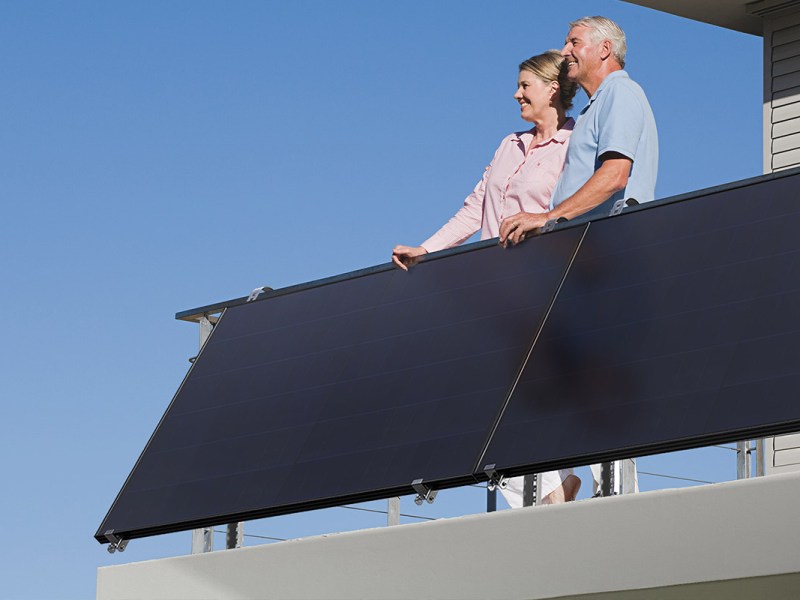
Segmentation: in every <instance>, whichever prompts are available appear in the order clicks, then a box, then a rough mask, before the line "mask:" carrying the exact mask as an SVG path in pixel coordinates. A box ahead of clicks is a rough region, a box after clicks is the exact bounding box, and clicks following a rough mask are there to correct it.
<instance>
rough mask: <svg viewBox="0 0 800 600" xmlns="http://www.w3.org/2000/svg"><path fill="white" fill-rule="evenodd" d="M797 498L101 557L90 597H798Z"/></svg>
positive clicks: (748, 491) (638, 498) (688, 493)
mask: <svg viewBox="0 0 800 600" xmlns="http://www.w3.org/2000/svg"><path fill="white" fill-rule="evenodd" d="M798 498H800V474H797V473H791V474H785V475H774V476H770V477H762V478H758V479H750V480H743V481H732V482H727V483H721V484H715V485H707V486H703V487H695V488H688V489H680V490H665V491H659V492H649V493H644V494H638V495H632V496H620V497H614V498H602V499H595V500H585V501H582V502H575V503H572V504H568V505H561V506H544V507H535V508H525V509H519V510H507V511H501V512H497V513H492V514H481V515H471V516H467V517H460V518H454V519H443V520H439V521H434V522H429V523H419V524H412V525H402V526H398V527H392V528H381V529H371V530H365V531H357V532H349V533H340V534H332V535H327V536H320V537H313V538H306V539H300V540H294V541H287V542H281V543H276V544H270V545H264V546H257V547H252V548H242V549H240V550H229V551H220V552H214V553H210V554H203V555H193V556H180V557H175V558H168V559H162V560H156V561H148V562H142V563H133V564H129V565H120V566H113V567H103V568H100V569H98V579H97V598H98V600H123V599H124V600H127V599H133V598H137V599H141V600H144V599H148V600H152V599H159V600H168V599H169V600H211V599H214V600H234V599H236V600H239V599H244V598H281V599H287V600H290V599H303V600H308V599H310V598H318V599H340V598H341V599H344V598H347V599H354V598H364V599H367V598H368V599H373V600H381V599H394V598H459V599H470V598H475V599H491V598H497V599H500V598H503V599H526V600H527V599H530V600H533V599H540V598H572V599H575V600H577V599H579V598H580V599H587V600H588V598H592V599H593V600H605V599H606V598H612V597H613V598H620V599H623V600H636V599H639V598H642V599H645V598H647V599H664V600H672V599H677V598H681V599H685V598H695V597H696V598H704V599H708V598H716V597H724V598H726V599H728V600H730V599H734V600H736V599H739V598H741V599H745V598H747V599H748V600H749V599H750V598H757V597H769V598H770V599H771V600H775V599H780V598H798V597H800V527H798V519H797V506H798ZM612 594H613V595H612Z"/></svg>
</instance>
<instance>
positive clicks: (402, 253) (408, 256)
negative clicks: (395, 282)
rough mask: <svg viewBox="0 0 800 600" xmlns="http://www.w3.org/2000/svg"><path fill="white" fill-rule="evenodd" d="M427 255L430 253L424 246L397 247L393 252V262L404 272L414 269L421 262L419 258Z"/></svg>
mask: <svg viewBox="0 0 800 600" xmlns="http://www.w3.org/2000/svg"><path fill="white" fill-rule="evenodd" d="M427 253H428V251H427V250H425V248H423V247H422V246H417V247H416V248H412V247H411V246H400V245H397V246H395V247H394V249H393V250H392V262H393V263H394V264H395V265H397V267H398V268H400V269H403V271H408V267H413V266H414V265H415V264H417V263H418V262H419V257H420V256H422V255H424V254H427Z"/></svg>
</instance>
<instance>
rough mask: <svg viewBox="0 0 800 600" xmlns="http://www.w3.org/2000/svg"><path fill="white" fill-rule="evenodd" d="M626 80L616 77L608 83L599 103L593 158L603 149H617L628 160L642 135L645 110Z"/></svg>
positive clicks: (613, 150)
mask: <svg viewBox="0 0 800 600" xmlns="http://www.w3.org/2000/svg"><path fill="white" fill-rule="evenodd" d="M626 83H627V82H625V81H619V82H616V85H612V86H609V89H608V90H607V94H606V97H605V98H604V99H603V107H602V109H601V110H599V111H598V116H597V119H598V122H599V123H602V126H601V127H599V134H598V140H597V141H598V144H597V158H598V159H599V158H600V157H601V156H602V155H603V154H605V153H606V152H618V153H620V154H622V155H623V156H627V157H628V158H630V159H631V160H632V161H635V160H636V148H637V147H638V145H639V139H640V138H641V137H642V132H643V131H644V124H645V114H644V108H643V107H642V103H641V101H640V100H639V98H638V97H637V95H636V91H635V90H634V89H632V88H631V87H630V86H628V85H625V84H626Z"/></svg>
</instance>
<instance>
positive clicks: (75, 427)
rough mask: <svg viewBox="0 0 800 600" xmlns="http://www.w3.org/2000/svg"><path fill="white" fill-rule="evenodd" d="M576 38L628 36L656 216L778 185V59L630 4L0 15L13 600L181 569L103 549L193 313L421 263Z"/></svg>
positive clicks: (0, 388) (315, 521) (350, 514)
mask: <svg viewBox="0 0 800 600" xmlns="http://www.w3.org/2000/svg"><path fill="white" fill-rule="evenodd" d="M585 14H603V15H606V16H609V17H611V18H613V19H615V20H617V21H618V22H619V23H620V24H621V25H622V26H623V28H624V29H625V30H626V33H627V35H628V46H629V59H628V67H627V70H628V71H629V73H630V74H631V76H632V77H633V78H634V79H636V80H637V81H639V82H640V83H641V85H642V86H643V87H644V89H645V91H646V92H647V94H648V96H649V98H650V101H651V104H652V106H653V110H654V112H655V114H656V118H657V122H658V127H659V136H660V141H661V163H660V173H659V183H658V188H657V195H658V196H659V197H666V196H670V195H674V194H678V193H682V192H686V191H691V190H696V189H700V188H704V187H708V186H713V185H716V184H720V183H724V182H729V181H734V180H737V179H742V178H745V177H750V176H754V175H758V174H759V173H760V172H761V152H762V140H761V127H762V122H761V119H762V113H761V101H762V97H761V94H762V91H761V90H762V85H761V73H762V62H761V61H762V59H761V43H762V42H761V39H760V38H757V37H753V36H748V35H744V34H740V33H735V32H731V31H726V30H722V29H719V28H716V27H713V26H709V25H702V24H698V23H693V22H690V21H687V20H684V19H680V18H677V17H673V16H670V15H666V14H662V13H657V12H654V11H650V10H647V9H643V8H640V7H637V6H632V5H628V4H625V3H621V2H612V1H596V2H583V1H576V2H571V3H569V4H563V3H552V4H550V3H546V2H540V1H538V0H537V1H532V2H527V3H521V4H520V3H512V2H493V3H487V2H485V1H473V0H467V1H461V2H453V1H443V2H435V3H428V2H418V1H415V2H397V3H379V2H366V1H364V2H356V1H344V2H335V3H334V2H303V1H299V2H281V3H275V2H267V1H263V2H244V1H241V2H234V3H222V2H207V1H193V2H188V1H172V2H136V3H133V2H131V3H122V2H83V1H75V2H70V3H64V2H49V1H37V2H35V3H30V2H8V1H0V57H2V59H0V75H1V76H2V93H0V140H1V142H0V200H1V201H2V207H3V213H2V214H3V218H2V219H0V257H2V260H0V281H2V286H3V293H2V301H1V302H2V305H1V306H2V308H3V311H2V312H3V314H4V316H5V322H4V327H3V334H2V337H0V369H2V372H1V373H0V398H2V402H0V411H2V417H3V421H4V423H5V431H4V434H3V436H2V438H1V439H2V441H1V442H0V444H2V452H0V472H1V473H2V475H3V479H4V482H5V483H4V486H3V493H2V494H1V495H0V508H2V512H3V514H4V515H6V520H5V523H4V526H3V528H2V529H3V531H4V534H5V538H6V539H5V543H3V544H2V550H0V564H2V565H3V568H4V569H3V570H4V572H5V573H6V577H5V578H4V582H3V583H4V585H3V586H2V590H0V597H4V598H15V599H28V598H31V599H38V598H87V597H92V596H93V595H94V587H95V574H96V569H97V567H98V566H101V565H109V564H120V563H124V562H129V561H133V560H143V559H147V558H154V557H158V556H168V555H176V554H182V553H186V552H187V551H188V548H189V534H188V533H183V534H174V535H170V536H163V537H159V538H153V539H148V540H136V541H134V542H132V543H131V545H130V546H129V549H128V550H127V551H126V552H125V553H124V554H122V555H119V554H117V555H113V556H111V555H109V554H107V553H106V551H105V549H104V548H103V547H102V546H100V545H99V544H97V542H96V541H94V539H93V537H92V536H93V534H94V532H95V530H96V528H97V526H98V525H99V523H100V521H101V520H102V517H103V515H104V514H105V512H106V510H107V509H108V507H109V506H110V504H111V502H112V501H113V499H114V497H115V495H116V493H117V492H118V490H119V488H120V486H121V485H122V483H123V481H124V480H125V477H126V476H127V474H128V472H129V470H130V468H131V467H132V465H133V463H134V461H135V460H136V457H137V456H138V454H139V452H140V451H141V449H142V448H143V446H144V444H145V443H146V441H147V439H148V437H149V436H150V434H151V433H152V431H153V428H154V427H155V425H156V423H157V422H158V419H159V418H160V416H161V414H162V413H163V411H164V409H165V408H166V406H167V404H168V402H169V400H170V399H171V397H172V395H173V393H174V392H175V390H176V389H177V386H178V384H179V383H180V381H181V379H182V377H183V375H184V374H185V372H186V370H187V368H188V366H189V363H188V362H187V358H188V357H190V356H193V355H194V354H195V353H196V350H197V343H198V332H197V329H196V327H195V326H193V325H190V324H187V323H183V322H178V321H175V320H174V314H175V312H177V311H180V310H184V309H188V308H192V307H196V306H202V305H205V304H210V303H213V302H217V301H220V300H225V299H228V298H233V297H239V296H242V295H245V294H246V293H248V292H249V291H250V290H251V289H252V288H254V287H256V286H258V285H263V284H268V285H271V286H273V287H283V286H286V285H290V284H294V283H300V282H304V281H309V280H313V279H317V278H320V277H325V276H329V275H335V274H339V273H343V272H347V271H351V270H355V269H358V268H362V267H366V266H370V265H375V264H379V263H384V262H386V261H387V260H388V258H389V254H390V250H391V248H392V246H393V245H394V244H396V243H406V244H417V243H419V242H420V241H422V240H423V239H425V238H426V237H427V236H428V235H429V234H430V233H432V232H433V231H434V230H435V229H436V228H437V227H438V226H439V225H440V224H441V223H443V222H444V221H445V220H446V219H447V218H448V217H449V216H450V215H451V214H452V213H453V212H455V210H456V209H457V208H458V207H459V206H460V204H461V202H462V200H463V198H464V197H465V196H466V194H468V193H469V191H470V190H471V189H472V187H473V186H474V184H475V182H476V181H477V179H478V178H479V177H480V175H481V174H482V172H483V167H484V166H485V165H486V164H487V163H488V161H489V160H490V159H491V156H492V154H493V152H494V149H495V147H496V145H497V143H498V142H499V140H500V139H502V138H503V137H504V136H505V135H506V134H507V133H509V132H511V131H515V130H521V129H526V128H527V127H526V124H525V123H523V122H522V121H520V120H519V117H518V108H517V106H516V104H515V102H514V100H513V99H512V94H513V92H514V89H515V80H516V75H517V72H516V68H517V65H518V63H519V62H520V61H522V60H523V59H525V58H527V57H529V56H531V55H533V54H536V53H539V52H541V51H543V50H545V49H548V48H551V47H556V48H560V46H561V44H562V42H563V38H564V35H565V34H566V25H567V23H568V21H569V20H571V19H573V18H576V17H580V16H583V15H585ZM585 99H586V98H585V96H584V95H583V93H582V92H580V93H579V95H578V97H577V99H576V103H575V104H576V107H577V108H580V107H581V106H582V105H583V104H584V103H585ZM692 456H693V457H694V456H695V455H692ZM698 456H700V458H699V459H698V458H696V457H694V458H692V459H691V460H687V457H686V455H685V454H681V455H678V456H672V457H655V458H650V459H648V460H649V461H650V462H649V463H646V465H645V466H646V467H647V468H646V469H644V470H647V469H650V470H658V471H660V472H663V473H673V474H680V475H683V476H687V477H696V478H698V479H709V480H719V479H722V478H731V477H733V476H734V475H735V471H734V468H735V464H734V459H733V456H732V453H730V452H728V451H725V450H717V451H716V452H713V451H707V452H705V453H704V454H701V455H698ZM680 484H681V483H680V482H677V483H676V485H680ZM642 485H643V488H645V489H650V488H652V487H655V486H663V485H665V483H664V482H663V481H653V480H648V479H647V476H645V477H643V478H642ZM586 486H587V487H588V482H586ZM481 493H482V492H481V491H480V490H477V491H476V490H464V491H461V492H457V491H453V492H452V493H450V494H449V496H448V495H445V494H440V497H439V499H437V504H435V505H434V506H433V507H425V508H424V509H417V508H416V507H414V505H413V503H410V504H409V506H406V504H405V502H406V501H405V500H404V506H403V509H404V511H410V512H414V511H419V510H425V511H427V512H425V513H423V514H426V515H429V516H439V515H442V514H451V513H453V514H457V513H459V512H460V511H461V512H463V511H467V510H480V506H481V504H482V502H483V497H482V496H481V495H480V494H481ZM370 519H373V520H370ZM375 519H377V521H376V520H375ZM382 521H383V517H382V516H380V515H378V516H370V515H366V514H363V513H356V511H347V510H343V509H331V510H329V511H323V512H322V513H315V514H312V515H304V516H298V517H292V518H282V519H276V520H272V521H266V522H260V523H258V524H254V526H253V528H252V529H250V531H257V532H258V533H260V534H262V535H273V536H276V537H297V536H300V535H308V534H310V533H316V532H320V531H335V530H340V529H346V528H349V527H368V526H373V525H378V524H380V523H381V522H382ZM255 541H257V540H255V539H254V538H251V540H250V541H249V542H248V543H252V542H255Z"/></svg>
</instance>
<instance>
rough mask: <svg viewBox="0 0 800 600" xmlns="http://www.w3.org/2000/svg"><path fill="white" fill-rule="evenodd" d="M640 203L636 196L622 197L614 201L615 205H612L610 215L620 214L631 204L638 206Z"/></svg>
mask: <svg viewBox="0 0 800 600" xmlns="http://www.w3.org/2000/svg"><path fill="white" fill-rule="evenodd" d="M637 204H639V201H638V200H637V199H636V198H627V199H621V200H617V201H616V202H614V206H612V207H611V212H610V213H609V216H611V217H615V216H616V215H618V214H620V213H621V212H622V211H623V210H625V209H626V208H627V207H629V206H636V205H637Z"/></svg>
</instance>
